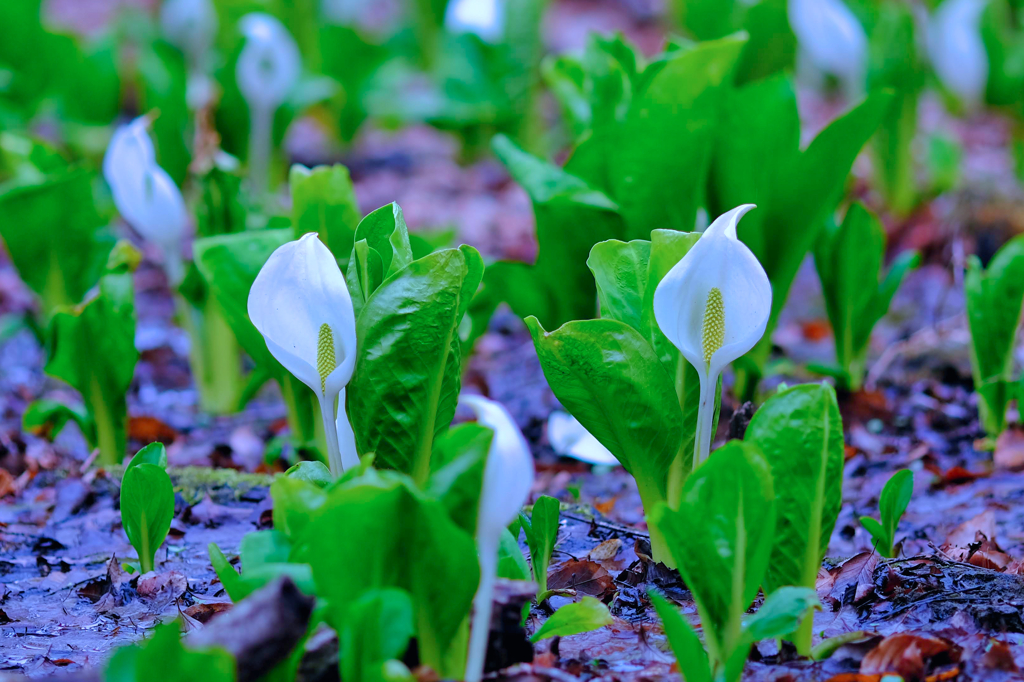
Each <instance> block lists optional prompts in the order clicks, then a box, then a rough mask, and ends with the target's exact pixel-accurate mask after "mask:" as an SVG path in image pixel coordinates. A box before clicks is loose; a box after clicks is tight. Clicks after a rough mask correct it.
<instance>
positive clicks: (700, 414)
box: [692, 374, 718, 471]
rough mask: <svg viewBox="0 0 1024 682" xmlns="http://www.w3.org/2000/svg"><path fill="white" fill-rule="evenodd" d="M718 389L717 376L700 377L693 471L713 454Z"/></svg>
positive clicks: (702, 375)
mask: <svg viewBox="0 0 1024 682" xmlns="http://www.w3.org/2000/svg"><path fill="white" fill-rule="evenodd" d="M717 389H718V377H717V376H704V374H701V377H700V406H699V407H698V408H697V433H696V434H695V435H694V439H693V469H692V470H693V471H696V470H697V467H699V466H700V465H701V464H703V463H704V461H705V460H706V459H707V458H708V456H709V455H710V454H711V439H712V437H714V434H713V433H712V431H713V429H712V426H713V424H714V421H715V392H716V391H717Z"/></svg>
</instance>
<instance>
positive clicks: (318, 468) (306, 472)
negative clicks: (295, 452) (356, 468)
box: [284, 461, 334, 488]
mask: <svg viewBox="0 0 1024 682" xmlns="http://www.w3.org/2000/svg"><path fill="white" fill-rule="evenodd" d="M284 475H285V476H289V477H291V478H297V479H299V480H302V481H305V482H307V483H312V484H313V485H315V486H316V487H318V488H326V487H327V486H329V485H330V484H331V483H334V476H332V475H331V470H330V469H328V468H327V465H325V464H324V463H323V462H308V461H304V462H299V463H297V464H294V465H292V466H291V467H289V468H288V471H286V472H284Z"/></svg>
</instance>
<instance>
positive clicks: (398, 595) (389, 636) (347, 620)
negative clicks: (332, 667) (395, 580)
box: [328, 588, 414, 682]
mask: <svg viewBox="0 0 1024 682" xmlns="http://www.w3.org/2000/svg"><path fill="white" fill-rule="evenodd" d="M328 618H337V619H336V620H333V625H334V628H335V630H337V631H338V653H339V656H338V658H339V661H338V662H339V664H340V668H341V679H343V680H345V682H381V680H382V676H381V667H382V666H383V665H384V664H385V663H386V662H388V661H392V660H395V659H401V658H402V655H403V654H404V653H405V650H406V648H407V647H408V646H409V639H410V638H411V637H412V636H413V634H414V627H413V607H412V601H411V600H410V599H409V595H408V594H406V593H405V592H403V591H402V590H399V589H395V588H384V589H379V590H370V591H368V592H367V593H366V594H364V595H363V596H361V597H360V598H359V599H357V600H355V601H354V602H353V603H352V604H351V605H350V606H349V607H348V608H347V609H346V610H345V611H344V612H343V613H337V612H336V611H331V612H330V615H329V616H328Z"/></svg>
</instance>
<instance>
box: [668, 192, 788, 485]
mask: <svg viewBox="0 0 1024 682" xmlns="http://www.w3.org/2000/svg"><path fill="white" fill-rule="evenodd" d="M752 208H754V205H753V204H745V205H743V206H739V207H737V208H734V209H732V210H731V211H729V212H728V213H724V214H722V215H721V216H719V217H718V219H717V220H715V222H713V223H712V224H711V226H710V227H708V229H707V230H705V231H704V233H703V234H702V235H701V237H700V239H698V240H697V243H696V244H694V245H693V248H691V249H690V250H689V251H688V252H687V253H686V255H685V256H683V258H682V260H680V261H679V262H678V263H676V264H675V266H673V267H672V269H671V270H669V272H668V274H667V275H665V278H664V279H662V280H661V283H660V284H658V288H657V289H656V290H655V291H654V318H655V320H657V322H658V326H659V327H660V328H661V331H662V333H664V334H665V336H666V337H667V338H668V340H669V341H671V342H672V343H673V344H674V345H675V346H676V348H678V349H679V352H680V353H682V355H683V357H684V358H686V359H687V361H689V363H690V364H691V365H693V367H694V368H695V369H696V370H697V374H698V376H699V377H700V396H701V397H700V407H699V408H698V412H697V433H696V437H695V442H694V458H693V466H694V468H696V467H697V466H698V465H700V464H701V463H702V462H703V461H704V460H706V459H707V457H708V454H709V453H710V452H711V438H712V435H713V434H712V433H711V425H712V423H713V421H714V414H715V397H716V392H717V389H718V378H719V376H721V374H722V370H723V369H725V367H726V365H728V364H729V363H730V362H732V361H733V360H735V359H736V358H738V357H740V356H741V355H743V354H744V353H746V352H747V351H749V350H750V349H751V348H753V347H754V346H755V345H756V344H757V342H758V341H759V340H760V339H761V337H762V336H763V335H764V331H765V328H766V327H767V325H768V316H769V314H770V313H771V310H772V287H771V284H770V283H769V281H768V275H767V274H765V271H764V268H762V267H761V263H760V262H758V260H757V256H755V255H754V254H753V252H752V251H751V250H750V249H749V248H747V245H746V244H744V243H743V242H741V241H740V240H739V238H738V237H737V236H736V224H737V223H738V222H739V221H740V218H742V217H743V215H744V214H745V213H746V212H747V211H749V210H750V209H752Z"/></svg>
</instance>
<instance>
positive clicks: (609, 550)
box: [590, 538, 622, 561]
mask: <svg viewBox="0 0 1024 682" xmlns="http://www.w3.org/2000/svg"><path fill="white" fill-rule="evenodd" d="M620 549H622V540H621V539H620V538H610V539H608V540H605V541H604V542H602V543H601V544H600V545H598V546H597V547H595V548H594V549H592V550H590V558H591V559H593V560H594V561H609V560H611V559H614V558H615V555H616V554H618V553H619V550H620Z"/></svg>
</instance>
